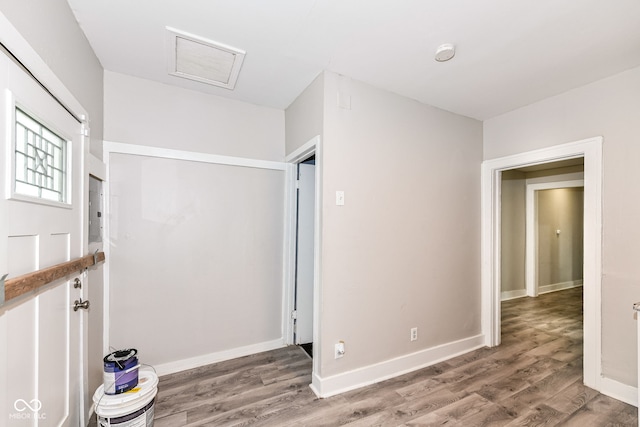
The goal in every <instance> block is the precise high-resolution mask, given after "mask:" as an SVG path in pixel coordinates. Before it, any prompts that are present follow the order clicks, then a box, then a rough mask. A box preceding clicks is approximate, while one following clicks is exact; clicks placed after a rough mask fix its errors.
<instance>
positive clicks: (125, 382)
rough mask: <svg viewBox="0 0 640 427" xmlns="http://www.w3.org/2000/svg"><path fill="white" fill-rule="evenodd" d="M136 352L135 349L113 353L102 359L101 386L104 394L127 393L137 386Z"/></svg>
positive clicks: (137, 366) (137, 365)
mask: <svg viewBox="0 0 640 427" xmlns="http://www.w3.org/2000/svg"><path fill="white" fill-rule="evenodd" d="M137 354H138V350H136V349H135V348H131V349H127V350H118V351H114V352H113V353H111V354H107V355H106V356H105V357H104V359H103V362H104V374H103V381H102V382H103V384H104V392H105V394H119V393H124V392H125V391H129V390H131V389H132V388H134V387H135V386H136V385H137V384H138V368H139V367H140V365H139V364H138V358H137V357H136V355H137Z"/></svg>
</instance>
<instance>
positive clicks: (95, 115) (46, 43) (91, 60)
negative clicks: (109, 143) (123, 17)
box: [0, 0, 103, 158]
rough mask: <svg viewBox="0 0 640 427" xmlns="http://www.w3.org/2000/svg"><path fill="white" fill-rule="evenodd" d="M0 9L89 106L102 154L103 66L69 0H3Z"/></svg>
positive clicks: (95, 145)
mask: <svg viewBox="0 0 640 427" xmlns="http://www.w3.org/2000/svg"><path fill="white" fill-rule="evenodd" d="M0 10H1V11H2V13H3V14H4V15H5V16H6V17H7V19H9V21H11V23H12V24H13V26H14V27H16V29H17V30H18V31H19V32H20V34H21V35H22V36H23V37H24V38H25V39H26V40H27V41H28V42H29V44H30V45H31V47H32V48H33V49H34V50H35V51H36V52H38V54H39V55H40V57H41V58H42V59H43V60H44V61H45V62H46V63H47V65H48V66H49V67H50V68H51V70H52V71H53V72H54V73H55V74H56V76H57V77H58V78H59V79H60V80H61V81H62V83H64V85H65V86H66V88H67V89H68V90H69V91H70V92H71V93H72V94H73V95H74V96H75V98H76V99H77V100H78V101H79V102H80V104H82V106H83V107H84V108H85V110H87V112H88V114H89V119H90V126H91V147H90V150H91V153H93V154H94V155H95V156H96V157H98V158H100V156H102V136H103V133H102V132H103V121H102V116H103V114H102V112H103V97H102V76H103V69H102V65H101V64H100V61H99V60H98V58H97V57H96V55H95V53H94V52H93V49H91V46H90V45H89V42H88V41H87V39H86V37H85V35H84V33H83V32H82V30H81V29H80V27H79V26H78V23H77V22H76V19H75V16H74V15H73V12H72V11H71V8H70V7H69V4H68V3H67V2H66V0H29V1H14V0H0Z"/></svg>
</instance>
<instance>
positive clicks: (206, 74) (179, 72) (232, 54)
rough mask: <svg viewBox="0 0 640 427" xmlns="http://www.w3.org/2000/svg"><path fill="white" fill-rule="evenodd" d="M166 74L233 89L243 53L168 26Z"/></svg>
mask: <svg viewBox="0 0 640 427" xmlns="http://www.w3.org/2000/svg"><path fill="white" fill-rule="evenodd" d="M167 31H168V32H169V74H171V75H173V76H177V77H183V78H185V79H191V80H195V81H198V82H201V83H207V84H210V85H214V86H220V87H223V88H225V89H233V88H234V87H235V85H236V80H237V79H238V74H239V73H240V67H242V61H243V60H244V55H245V52H244V51H243V50H240V49H236V48H233V47H230V46H226V45H224V44H221V43H217V42H214V41H211V40H207V39H204V38H202V37H198V36H194V35H192V34H188V33H184V32H182V31H179V30H175V29H173V28H170V27H167Z"/></svg>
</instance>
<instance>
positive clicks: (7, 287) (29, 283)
mask: <svg viewBox="0 0 640 427" xmlns="http://www.w3.org/2000/svg"><path fill="white" fill-rule="evenodd" d="M104 260H105V257H104V252H97V253H95V254H92V255H86V256H83V257H82V258H78V259H75V260H73V261H67V262H63V263H61V264H56V265H53V266H51V267H47V268H43V269H42V270H38V271H34V272H33V273H27V274H23V275H22V276H18V277H14V278H12V279H7V280H5V281H4V295H0V306H1V305H2V304H3V303H6V302H7V301H10V300H12V299H14V298H17V297H19V296H20V295H24V294H26V293H28V292H31V291H34V290H36V289H38V288H41V287H42V286H44V285H46V284H48V283H51V282H53V281H54V280H58V279H61V278H63V277H66V276H69V275H71V274H72V273H74V272H78V271H82V269H84V268H88V267H91V266H93V265H96V264H98V263H99V262H102V261H104ZM0 286H1V285H0ZM2 291H3V290H2V289H0V292H2ZM3 296H4V300H3V298H2V297H3Z"/></svg>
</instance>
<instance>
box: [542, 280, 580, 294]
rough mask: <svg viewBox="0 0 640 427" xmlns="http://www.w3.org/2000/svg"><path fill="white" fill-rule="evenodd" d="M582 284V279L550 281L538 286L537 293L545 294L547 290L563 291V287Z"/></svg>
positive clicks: (575, 286) (567, 287)
mask: <svg viewBox="0 0 640 427" xmlns="http://www.w3.org/2000/svg"><path fill="white" fill-rule="evenodd" d="M579 286H582V279H580V280H570V281H568V282H560V283H552V284H550V285H545V286H540V287H538V295H539V294H547V293H549V292H556V291H564V290H565V289H571V288H577V287H579Z"/></svg>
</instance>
